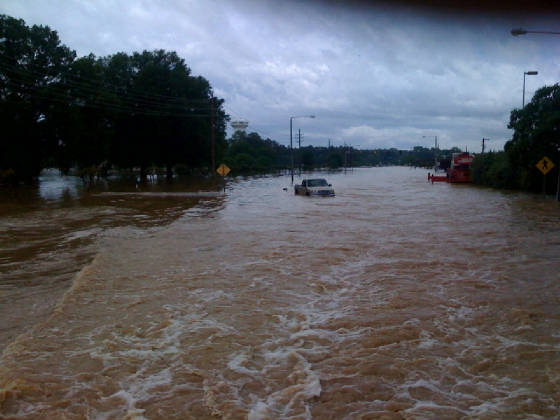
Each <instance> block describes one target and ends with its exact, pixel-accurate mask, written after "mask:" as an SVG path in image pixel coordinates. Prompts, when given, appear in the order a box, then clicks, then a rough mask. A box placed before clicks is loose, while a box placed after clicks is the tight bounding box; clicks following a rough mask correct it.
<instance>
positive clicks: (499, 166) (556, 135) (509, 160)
mask: <svg viewBox="0 0 560 420" xmlns="http://www.w3.org/2000/svg"><path fill="white" fill-rule="evenodd" d="M508 128H510V129H513V130H514V132H513V136H512V138H511V140H509V141H508V142H507V143H506V144H505V146H504V152H498V153H486V154H484V155H479V156H477V157H476V158H475V160H474V162H473V177H474V181H475V182H477V183H480V184H484V185H490V186H493V187H499V188H514V189H523V190H528V191H542V188H543V175H542V173H541V172H540V171H539V170H538V169H537V168H536V164H537V163H538V162H539V161H540V160H541V159H542V158H543V157H545V156H546V157H548V158H549V159H552V160H553V161H554V162H555V165H556V166H555V167H554V168H553V170H552V171H550V172H549V173H548V174H547V176H546V181H547V183H546V186H545V187H546V190H547V191H549V192H552V191H554V190H555V187H556V182H557V181H556V179H557V175H558V172H557V171H558V167H559V166H560V162H559V160H560V152H559V150H558V147H560V86H559V85H558V84H555V85H553V86H544V87H542V88H540V89H538V90H537V91H536V92H535V95H534V96H533V98H532V100H531V102H529V103H528V104H526V105H525V107H524V108H522V109H514V110H512V111H511V115H510V121H509V125H508Z"/></svg>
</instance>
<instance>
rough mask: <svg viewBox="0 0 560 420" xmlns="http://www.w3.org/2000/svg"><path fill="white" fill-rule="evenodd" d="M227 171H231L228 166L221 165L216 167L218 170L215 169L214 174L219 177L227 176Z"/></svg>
mask: <svg viewBox="0 0 560 420" xmlns="http://www.w3.org/2000/svg"><path fill="white" fill-rule="evenodd" d="M229 171H231V169H229V168H228V166H227V165H224V164H223V163H222V164H221V165H220V166H218V169H216V172H218V173H219V174H220V175H221V176H226V175H227V174H229Z"/></svg>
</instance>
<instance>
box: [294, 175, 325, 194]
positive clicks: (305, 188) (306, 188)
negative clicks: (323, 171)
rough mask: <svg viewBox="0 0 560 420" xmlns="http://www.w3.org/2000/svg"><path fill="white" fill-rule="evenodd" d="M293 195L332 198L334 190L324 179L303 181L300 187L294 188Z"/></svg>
mask: <svg viewBox="0 0 560 420" xmlns="http://www.w3.org/2000/svg"><path fill="white" fill-rule="evenodd" d="M295 193H296V194H301V195H308V196H309V195H320V196H323V197H334V189H333V187H332V185H331V184H329V183H328V182H327V180H326V179H324V178H316V179H304V180H303V181H301V184H300V185H296V186H295Z"/></svg>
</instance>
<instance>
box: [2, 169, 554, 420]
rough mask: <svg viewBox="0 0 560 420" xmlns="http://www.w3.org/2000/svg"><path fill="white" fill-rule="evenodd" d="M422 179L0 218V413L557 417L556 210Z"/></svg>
mask: <svg viewBox="0 0 560 420" xmlns="http://www.w3.org/2000/svg"><path fill="white" fill-rule="evenodd" d="M426 175H427V172H426V171H424V170H420V169H418V170H414V169H409V168H370V169H355V170H354V171H351V172H348V173H346V174H344V173H334V174H314V176H324V177H326V178H327V179H328V181H329V182H330V183H332V184H333V187H334V188H335V191H336V197H333V198H314V197H302V196H295V195H294V194H293V192H292V188H291V186H290V182H289V181H290V179H289V177H283V176H282V177H261V178H244V179H242V178H238V179H234V180H231V181H229V183H228V185H227V189H226V193H225V194H221V193H216V192H213V191H211V190H209V189H208V188H206V189H205V191H208V192H206V193H203V194H199V193H193V191H197V189H196V188H193V189H191V190H187V189H185V188H184V187H181V186H175V187H174V188H173V189H169V188H163V187H159V188H152V189H139V190H134V189H130V190H127V191H124V190H122V189H121V190H116V189H115V188H109V189H108V190H105V191H98V192H95V191H94V192H89V193H86V192H83V191H80V190H79V189H77V190H75V191H74V190H70V191H69V192H66V193H65V196H62V198H61V197H60V196H59V197H58V198H52V199H51V200H50V201H49V198H48V197H47V198H43V200H42V201H40V204H29V202H28V201H25V200H24V201H17V202H9V203H8V204H6V203H3V204H2V207H0V231H1V237H0V252H1V254H0V275H1V276H2V279H1V281H0V292H1V295H0V316H1V317H2V318H1V319H2V326H1V327H0V349H3V353H2V356H1V358H0V418H29V419H36V418H68V419H82V418H88V419H108V418H128V419H163V418H165V419H171V418H181V419H188V418H192V419H201V418H216V419H220V418H226V419H231V418H234V419H268V418H285V419H309V418H316V419H327V418H330V419H338V418H352V419H366V418H375V419H378V418H387V419H402V418H404V419H422V418H442V419H456V418H496V419H501V418H520V419H521V418H558V417H559V416H560V205H559V203H557V202H555V201H553V200H551V199H550V198H549V199H543V198H542V197H540V196H534V195H528V194H522V193H504V192H499V191H494V190H488V189H482V188H477V187H474V186H470V185H448V184H435V185H432V184H430V183H428V182H427V179H426ZM296 180H297V179H296ZM284 187H287V188H288V190H287V191H284V190H283V188H284ZM25 203H26V204H25ZM32 203H35V202H32ZM45 203H46V204H45Z"/></svg>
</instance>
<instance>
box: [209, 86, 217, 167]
mask: <svg viewBox="0 0 560 420" xmlns="http://www.w3.org/2000/svg"><path fill="white" fill-rule="evenodd" d="M215 136H216V134H215V132H214V95H212V96H210V164H211V165H212V168H211V169H210V172H211V173H212V178H214V177H215V176H216V137H215Z"/></svg>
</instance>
